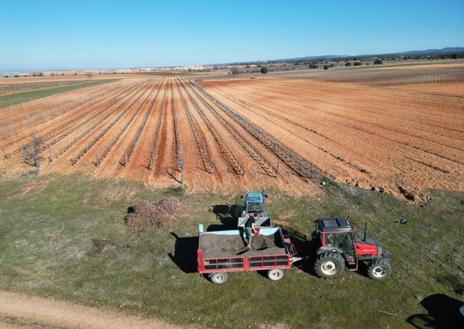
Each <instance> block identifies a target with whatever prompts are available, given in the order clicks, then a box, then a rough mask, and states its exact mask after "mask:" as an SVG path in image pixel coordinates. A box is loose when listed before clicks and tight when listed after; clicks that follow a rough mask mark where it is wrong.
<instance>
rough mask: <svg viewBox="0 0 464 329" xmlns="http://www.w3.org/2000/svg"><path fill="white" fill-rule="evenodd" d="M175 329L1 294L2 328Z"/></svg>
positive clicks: (50, 301) (153, 321)
mask: <svg viewBox="0 0 464 329" xmlns="http://www.w3.org/2000/svg"><path fill="white" fill-rule="evenodd" d="M50 327H53V328H54V327H59V328H70V329H71V328H86V329H104V328H105V329H106V328H114V329H129V328H131V329H142V328H143V329H148V328H160V329H175V328H182V327H179V326H175V325H172V324H167V323H165V322H163V321H161V320H157V319H144V318H141V317H139V316H131V315H125V314H120V313H116V312H114V311H104V310H100V309H96V308H93V307H87V306H81V305H75V304H71V303H68V302H63V301H57V300H53V299H45V298H41V297H34V296H26V295H21V294H17V293H13V292H4V291H1V292H0V328H15V329H16V328H50Z"/></svg>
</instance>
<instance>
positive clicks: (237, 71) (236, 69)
mask: <svg viewBox="0 0 464 329" xmlns="http://www.w3.org/2000/svg"><path fill="white" fill-rule="evenodd" d="M230 72H232V74H239V73H240V70H239V69H238V67H236V66H234V67H233V68H232V69H231V70H230Z"/></svg>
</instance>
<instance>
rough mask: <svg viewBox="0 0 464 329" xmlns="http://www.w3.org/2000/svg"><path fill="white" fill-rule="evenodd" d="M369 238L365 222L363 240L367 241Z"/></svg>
mask: <svg viewBox="0 0 464 329" xmlns="http://www.w3.org/2000/svg"><path fill="white" fill-rule="evenodd" d="M366 239H367V222H365V223H364V238H363V241H364V242H366Z"/></svg>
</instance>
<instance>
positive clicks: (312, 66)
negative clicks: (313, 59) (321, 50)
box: [309, 63, 319, 70]
mask: <svg viewBox="0 0 464 329" xmlns="http://www.w3.org/2000/svg"><path fill="white" fill-rule="evenodd" d="M317 68H319V66H318V65H317V64H314V63H309V69H310V70H313V69H317Z"/></svg>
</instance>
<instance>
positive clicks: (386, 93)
mask: <svg viewBox="0 0 464 329" xmlns="http://www.w3.org/2000/svg"><path fill="white" fill-rule="evenodd" d="M421 86H424V88H423V89H421ZM426 86H427V85H415V86H414V88H411V89H413V90H406V89H405V90H402V89H397V88H382V87H377V86H375V87H373V86H372V87H368V86H361V85H356V84H348V83H341V82H335V83H334V82H321V81H307V80H283V79H273V80H271V79H266V80H248V81H247V80H242V81H230V82H222V83H221V82H219V81H215V82H205V83H204V87H205V89H206V90H208V92H209V93H211V94H212V95H213V96H214V97H217V98H218V99H220V100H221V101H223V102H224V103H226V104H227V105H229V106H230V107H232V108H234V110H235V111H237V112H238V113H241V114H242V115H244V116H246V117H248V118H249V119H250V120H251V121H252V122H254V123H255V124H256V125H258V126H260V127H261V128H263V129H265V130H266V131H268V132H269V133H270V134H272V136H273V137H274V138H276V139H278V140H279V141H281V142H282V143H284V144H286V145H289V146H290V147H291V148H292V150H293V151H294V152H295V153H297V154H299V155H301V156H302V157H304V158H305V159H307V160H308V161H309V162H311V164H312V165H313V166H314V167H316V168H317V169H318V170H319V171H320V172H323V173H324V174H326V175H328V176H330V177H332V178H334V179H336V180H339V181H344V182H347V183H349V184H353V185H356V186H360V187H363V188H371V189H375V190H379V191H383V192H389V193H393V194H398V195H402V196H404V197H406V198H409V199H413V198H414V199H415V200H420V199H425V198H426V197H427V194H426V193H424V191H426V190H427V189H430V188H432V189H448V190H458V191H463V190H464V98H463V97H462V96H461V94H462V91H460V89H459V88H462V85H457V84H450V90H449V91H448V90H447V88H446V84H442V85H440V87H439V88H433V89H429V88H427V87H426ZM456 88H457V89H459V90H456Z"/></svg>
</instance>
